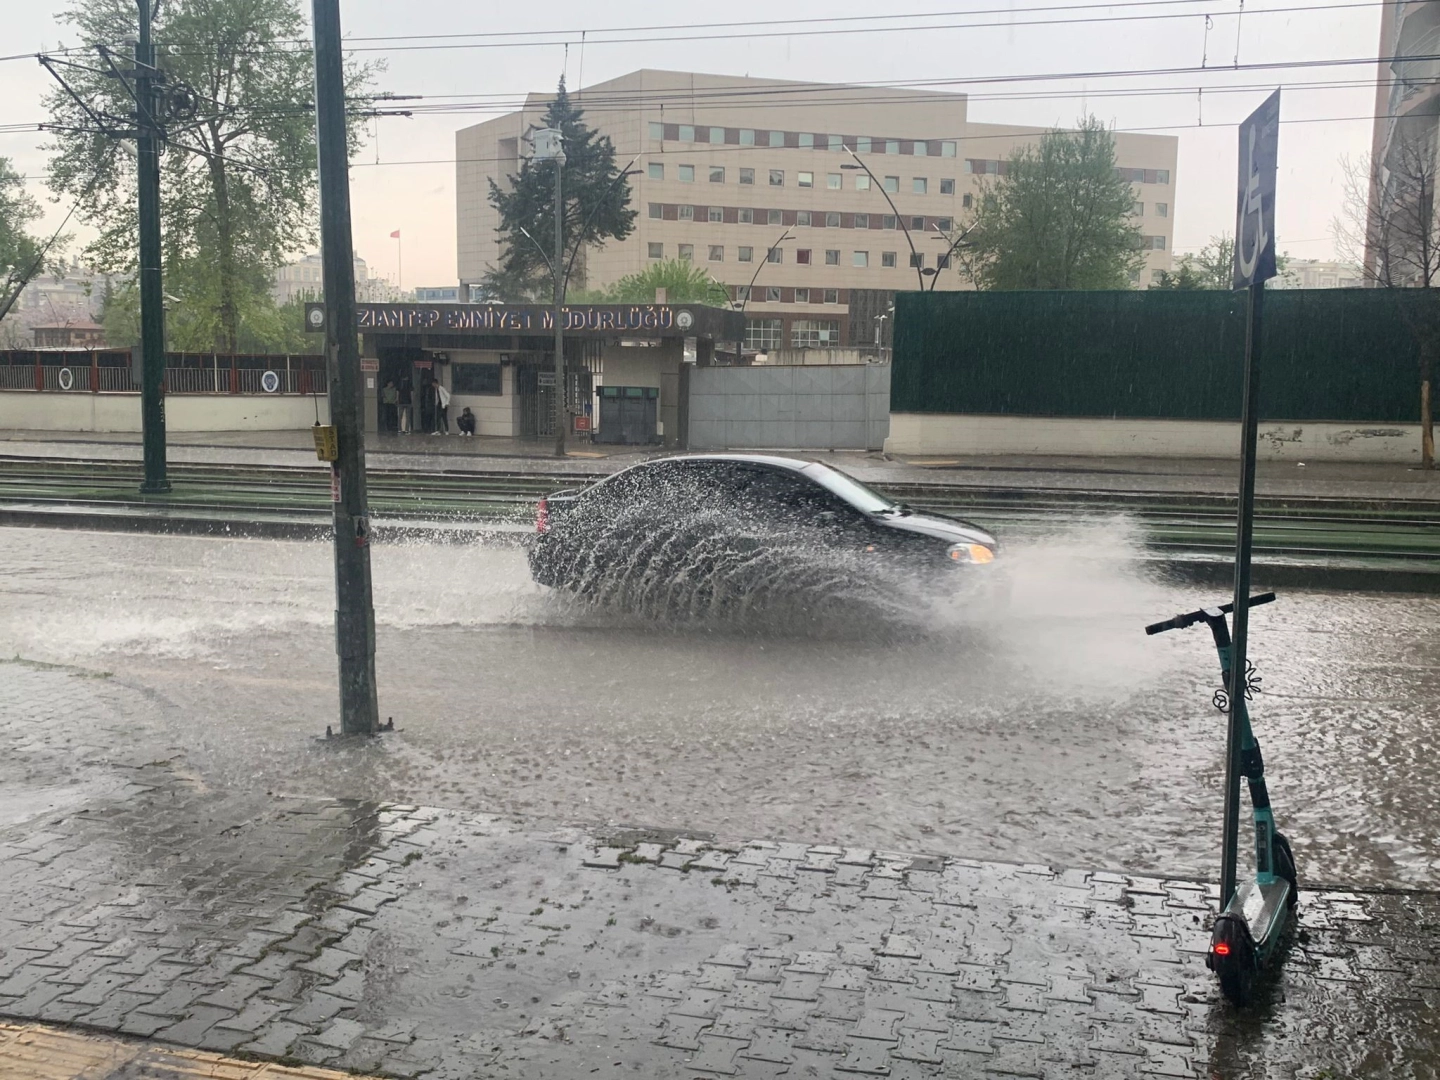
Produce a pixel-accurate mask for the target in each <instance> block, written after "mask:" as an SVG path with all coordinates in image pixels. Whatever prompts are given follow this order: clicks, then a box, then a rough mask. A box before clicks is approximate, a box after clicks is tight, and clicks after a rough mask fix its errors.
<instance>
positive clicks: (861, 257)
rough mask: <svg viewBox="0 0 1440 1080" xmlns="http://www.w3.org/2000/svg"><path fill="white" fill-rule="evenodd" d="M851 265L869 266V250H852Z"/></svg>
mask: <svg viewBox="0 0 1440 1080" xmlns="http://www.w3.org/2000/svg"><path fill="white" fill-rule="evenodd" d="M850 265H851V266H869V265H870V253H869V252H868V251H852V252H851V253H850Z"/></svg>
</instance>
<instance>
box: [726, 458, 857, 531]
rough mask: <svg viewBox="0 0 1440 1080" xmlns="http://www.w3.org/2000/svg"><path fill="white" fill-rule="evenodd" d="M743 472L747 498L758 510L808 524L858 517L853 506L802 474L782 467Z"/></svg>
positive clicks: (841, 520)
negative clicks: (827, 516)
mask: <svg viewBox="0 0 1440 1080" xmlns="http://www.w3.org/2000/svg"><path fill="white" fill-rule="evenodd" d="M744 471H745V472H746V473H748V474H749V476H748V477H747V479H748V483H747V484H746V485H745V492H746V495H747V501H748V502H749V503H750V504H751V505H753V506H755V507H756V509H759V510H762V511H765V512H767V513H773V514H778V515H780V516H782V517H785V518H787V519H791V520H795V521H799V522H803V523H809V524H818V523H823V522H824V521H826V520H833V521H837V522H843V521H845V520H847V519H849V518H853V517H854V516H855V511H854V509H853V508H852V507H850V506H848V505H846V504H845V503H844V501H842V500H841V499H837V498H836V497H835V496H834V495H832V494H831V493H830V492H828V491H826V490H825V489H824V488H822V487H821V486H820V485H819V484H815V483H812V482H811V481H809V480H808V479H806V478H805V477H803V476H799V475H797V474H794V473H790V472H785V471H782V470H780V469H763V468H753V469H746V470H744ZM822 515H834V517H833V518H826V517H822Z"/></svg>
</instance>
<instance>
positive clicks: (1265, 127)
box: [1233, 90, 1280, 289]
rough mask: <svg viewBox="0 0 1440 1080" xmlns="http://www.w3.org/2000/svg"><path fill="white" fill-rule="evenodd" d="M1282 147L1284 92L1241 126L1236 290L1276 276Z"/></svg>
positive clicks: (1260, 108) (1277, 91) (1273, 95)
mask: <svg viewBox="0 0 1440 1080" xmlns="http://www.w3.org/2000/svg"><path fill="white" fill-rule="evenodd" d="M1279 143H1280V91H1279V90H1276V91H1275V92H1274V93H1273V94H1271V95H1270V96H1269V97H1268V98H1266V99H1265V103H1264V104H1263V105H1261V106H1260V107H1259V108H1258V109H1256V110H1255V111H1254V112H1253V113H1251V114H1250V116H1249V118H1248V119H1247V120H1246V121H1245V122H1244V123H1243V124H1241V125H1240V184H1239V192H1238V193H1237V200H1236V210H1235V278H1234V284H1233V287H1234V288H1236V289H1244V288H1248V287H1249V286H1251V285H1258V284H1259V283H1260V282H1262V281H1268V280H1270V278H1272V277H1274V276H1275V162H1276V158H1277V156H1278V153H1277V152H1278V148H1279Z"/></svg>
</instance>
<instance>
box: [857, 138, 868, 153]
mask: <svg viewBox="0 0 1440 1080" xmlns="http://www.w3.org/2000/svg"><path fill="white" fill-rule="evenodd" d="M855 149H856V150H859V151H860V153H862V154H868V153H870V136H869V135H861V136H860V137H859V138H857V139H856V140H855Z"/></svg>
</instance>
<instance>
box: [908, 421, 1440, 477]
mask: <svg viewBox="0 0 1440 1080" xmlns="http://www.w3.org/2000/svg"><path fill="white" fill-rule="evenodd" d="M885 450H886V452H887V453H891V454H911V455H926V456H943V455H946V454H965V455H968V454H1035V455H1044V456H1057V457H1069V456H1074V457H1183V458H1236V459H1238V458H1239V456H1240V424H1239V421H1235V422H1233V423H1227V422H1223V421H1215V420H1132V419H1102V418H1095V417H1063V416H957V415H953V414H948V413H891V414H890V435H889V437H888V438H887V439H886V440H885ZM1259 450H1260V456H1261V457H1262V458H1265V459H1268V460H1275V461H1369V462H1384V463H1392V464H1394V463H1398V464H1418V463H1419V461H1420V425H1419V424H1345V423H1337V422H1334V421H1315V420H1306V421H1295V422H1286V421H1266V422H1262V423H1261V424H1260V442H1259Z"/></svg>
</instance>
